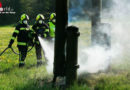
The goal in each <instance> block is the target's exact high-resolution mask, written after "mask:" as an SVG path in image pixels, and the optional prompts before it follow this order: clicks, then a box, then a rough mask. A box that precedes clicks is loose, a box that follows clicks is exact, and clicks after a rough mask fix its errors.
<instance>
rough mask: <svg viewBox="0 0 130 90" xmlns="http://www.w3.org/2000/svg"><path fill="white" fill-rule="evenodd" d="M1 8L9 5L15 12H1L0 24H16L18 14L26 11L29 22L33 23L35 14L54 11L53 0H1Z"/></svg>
mask: <svg viewBox="0 0 130 90" xmlns="http://www.w3.org/2000/svg"><path fill="white" fill-rule="evenodd" d="M1 2H2V5H3V8H5V7H10V8H12V9H14V11H15V12H16V14H15V15H14V14H13V15H11V14H1V16H0V25H8V24H16V23H17V22H18V21H19V18H20V15H21V14H23V13H27V14H28V15H29V17H30V23H31V24H32V23H34V20H35V17H36V15H37V14H39V13H41V14H44V15H45V16H46V17H49V14H50V13H52V12H55V0H1Z"/></svg>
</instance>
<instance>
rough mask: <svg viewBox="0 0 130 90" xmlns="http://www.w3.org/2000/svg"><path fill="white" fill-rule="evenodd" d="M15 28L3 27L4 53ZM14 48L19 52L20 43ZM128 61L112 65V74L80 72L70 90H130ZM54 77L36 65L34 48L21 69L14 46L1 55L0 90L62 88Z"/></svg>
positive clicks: (0, 35)
mask: <svg viewBox="0 0 130 90" xmlns="http://www.w3.org/2000/svg"><path fill="white" fill-rule="evenodd" d="M13 31H14V27H10V26H3V27H0V52H2V51H3V50H4V49H5V48H6V47H7V45H8V43H9V40H10V38H11V35H12V32H13ZM13 48H14V49H15V51H17V48H16V42H15V43H14V44H13ZM17 52H18V51H17ZM126 59H127V60H128V61H129V58H126ZM128 61H127V63H123V64H120V65H112V67H111V70H110V71H109V73H97V74H84V75H80V76H79V80H78V85H77V84H76V85H74V86H72V87H71V88H69V89H68V90H130V70H129V69H130V62H128ZM51 80H52V75H48V73H47V70H46V68H45V66H41V67H39V68H37V67H36V56H35V49H34V48H33V50H32V51H31V52H29V53H28V55H27V58H26V66H25V67H24V68H18V55H15V54H14V53H13V52H12V51H11V50H10V49H9V50H7V51H6V52H5V53H4V54H3V55H2V56H0V90H58V88H52V87H51V83H50V82H51Z"/></svg>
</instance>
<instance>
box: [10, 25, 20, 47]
mask: <svg viewBox="0 0 130 90" xmlns="http://www.w3.org/2000/svg"><path fill="white" fill-rule="evenodd" d="M18 34H19V27H18V26H17V27H16V28H15V30H14V32H13V35H12V37H11V40H10V42H9V45H8V47H9V48H10V47H11V46H12V44H13V43H14V40H15V38H16V36H17V35H18Z"/></svg>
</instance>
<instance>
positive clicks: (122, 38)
mask: <svg viewBox="0 0 130 90" xmlns="http://www.w3.org/2000/svg"><path fill="white" fill-rule="evenodd" d="M72 1H74V0H72ZM84 1H85V0H78V1H77V2H84ZM105 1H106V0H104V1H103V2H105ZM71 3H72V2H71ZM79 5H80V8H81V7H82V9H80V10H81V11H80V10H78V9H76V8H75V9H74V8H72V9H71V7H70V12H69V13H70V14H71V13H74V12H75V13H80V12H81V13H82V12H86V11H85V10H86V9H84V8H85V6H84V5H82V4H79ZM106 5H107V6H109V8H108V7H107V8H103V9H102V20H101V23H109V24H110V25H111V49H106V47H104V46H99V45H95V46H93V47H89V45H87V44H86V43H85V42H88V40H87V39H84V38H89V40H90V35H89V34H90V33H89V34H87V33H88V32H91V31H89V30H88V27H89V26H88V27H87V26H86V25H87V24H86V23H84V21H83V22H82V21H80V20H81V19H82V18H83V19H84V17H82V16H80V19H79V18H77V17H76V16H73V17H72V15H69V18H76V19H75V20H76V22H77V23H79V24H77V23H76V25H78V26H79V28H80V32H81V36H80V38H79V64H80V68H79V73H84V72H89V73H97V72H99V71H105V70H107V69H108V68H109V67H110V66H111V65H114V66H116V65H119V64H121V63H129V62H130V60H129V58H130V56H129V53H130V42H129V40H130V1H129V0H111V2H107V3H106ZM73 7H74V6H73ZM75 7H76V6H75ZM72 10H73V12H72ZM85 16H86V17H88V15H87V14H85ZM83 19H82V20H83ZM85 21H86V22H87V20H85ZM88 22H89V21H88ZM81 23H82V24H83V25H80V24H81ZM70 24H75V23H72V22H71V21H70ZM84 28H86V29H85V30H87V31H85V30H83V29H84ZM90 28H91V27H90ZM107 29H108V27H105V26H104V27H102V31H103V33H104V32H105V33H106V34H108V32H107ZM85 32H87V33H86V34H85ZM85 35H86V37H85ZM87 35H88V36H87ZM88 43H89V42H88ZM89 44H90V43H89ZM124 66H125V65H124Z"/></svg>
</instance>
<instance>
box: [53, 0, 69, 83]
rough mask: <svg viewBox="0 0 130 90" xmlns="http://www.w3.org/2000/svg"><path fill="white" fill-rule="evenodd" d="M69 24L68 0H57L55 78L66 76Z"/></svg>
mask: <svg viewBox="0 0 130 90" xmlns="http://www.w3.org/2000/svg"><path fill="white" fill-rule="evenodd" d="M67 26H68V0H56V35H55V36H56V37H55V51H54V52H55V54H54V69H53V73H54V78H53V82H54V83H55V81H56V78H57V77H58V76H65V42H66V33H65V30H66V27H67Z"/></svg>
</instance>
